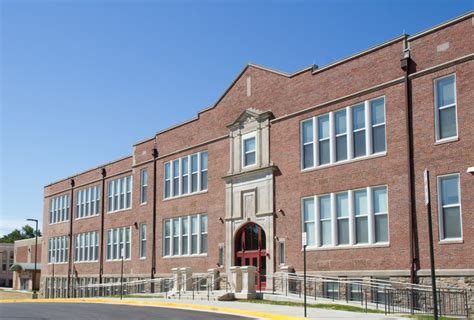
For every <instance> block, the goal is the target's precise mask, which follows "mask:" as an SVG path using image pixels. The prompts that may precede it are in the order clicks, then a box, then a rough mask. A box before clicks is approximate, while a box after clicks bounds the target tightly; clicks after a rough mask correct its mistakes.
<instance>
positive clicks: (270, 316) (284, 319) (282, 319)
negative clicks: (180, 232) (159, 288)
mask: <svg viewBox="0 0 474 320" xmlns="http://www.w3.org/2000/svg"><path fill="white" fill-rule="evenodd" d="M24 302H29V303H105V304H120V305H124V304H126V305H131V306H142V307H158V308H172V309H187V310H196V311H206V312H213V313H227V314H232V315H238V316H247V317H252V318H258V319H267V320H301V319H304V318H301V317H292V316H285V315H280V314H274V313H268V312H261V311H250V310H240V309H234V308H225V307H211V306H201V305H195V304H189V303H173V302H162V301H139V300H108V299H35V300H32V299H12V300H0V303H24Z"/></svg>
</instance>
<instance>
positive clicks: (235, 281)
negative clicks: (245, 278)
mask: <svg viewBox="0 0 474 320" xmlns="http://www.w3.org/2000/svg"><path fill="white" fill-rule="evenodd" d="M229 270H230V281H229V282H230V285H231V287H232V289H233V290H234V292H235V293H237V292H240V291H242V272H241V270H240V267H238V266H234V267H230V268H229Z"/></svg>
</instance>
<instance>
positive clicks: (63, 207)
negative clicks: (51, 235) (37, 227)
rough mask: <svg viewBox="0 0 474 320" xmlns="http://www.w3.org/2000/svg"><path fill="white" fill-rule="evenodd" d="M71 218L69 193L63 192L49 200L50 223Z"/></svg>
mask: <svg viewBox="0 0 474 320" xmlns="http://www.w3.org/2000/svg"><path fill="white" fill-rule="evenodd" d="M68 220H69V195H67V194H63V195H60V196H57V197H53V198H50V200H49V224H53V223H60V222H64V221H68Z"/></svg>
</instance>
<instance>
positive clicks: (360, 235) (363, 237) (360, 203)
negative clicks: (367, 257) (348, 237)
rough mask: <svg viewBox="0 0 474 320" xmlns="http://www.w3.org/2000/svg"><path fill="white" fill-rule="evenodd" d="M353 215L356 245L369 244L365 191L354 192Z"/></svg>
mask: <svg viewBox="0 0 474 320" xmlns="http://www.w3.org/2000/svg"><path fill="white" fill-rule="evenodd" d="M354 215H355V224H356V228H355V229H356V243H368V242H369V220H368V216H369V215H368V210H367V190H366V189H363V190H357V191H354Z"/></svg>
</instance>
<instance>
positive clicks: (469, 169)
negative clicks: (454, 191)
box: [466, 167, 474, 174]
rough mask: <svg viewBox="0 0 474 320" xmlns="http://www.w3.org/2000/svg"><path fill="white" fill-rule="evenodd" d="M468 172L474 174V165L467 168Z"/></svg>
mask: <svg viewBox="0 0 474 320" xmlns="http://www.w3.org/2000/svg"><path fill="white" fill-rule="evenodd" d="M466 172H467V173H470V174H474V167H469V168H467V170H466Z"/></svg>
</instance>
